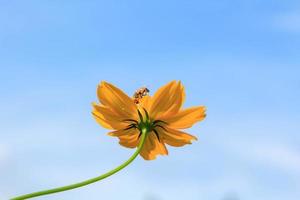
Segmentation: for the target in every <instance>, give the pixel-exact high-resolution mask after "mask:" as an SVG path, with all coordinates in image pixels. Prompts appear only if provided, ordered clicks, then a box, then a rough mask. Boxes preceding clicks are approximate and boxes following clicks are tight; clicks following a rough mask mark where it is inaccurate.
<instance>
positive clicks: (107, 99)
mask: <svg viewBox="0 0 300 200" xmlns="http://www.w3.org/2000/svg"><path fill="white" fill-rule="evenodd" d="M97 95H98V98H99V101H100V102H101V103H102V104H103V105H104V106H106V107H109V108H110V109H112V110H113V111H114V112H115V113H117V114H118V115H120V116H123V117H124V118H127V119H129V118H134V117H136V115H137V110H136V105H135V104H134V102H133V100H132V99H131V98H130V97H129V96H127V95H126V94H125V93H124V92H122V90H120V89H119V88H117V87H115V86H113V85H112V84H110V83H107V82H104V81H103V82H101V84H100V85H99V86H98V89H97Z"/></svg>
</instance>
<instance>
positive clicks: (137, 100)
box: [133, 87, 150, 104]
mask: <svg viewBox="0 0 300 200" xmlns="http://www.w3.org/2000/svg"><path fill="white" fill-rule="evenodd" d="M149 92H150V90H149V89H148V88H146V87H142V88H140V89H138V90H136V91H135V93H134V94H133V101H134V103H135V104H139V103H140V101H141V99H142V98H143V97H145V96H147V95H148V94H149Z"/></svg>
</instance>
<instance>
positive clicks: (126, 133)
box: [108, 128, 139, 148]
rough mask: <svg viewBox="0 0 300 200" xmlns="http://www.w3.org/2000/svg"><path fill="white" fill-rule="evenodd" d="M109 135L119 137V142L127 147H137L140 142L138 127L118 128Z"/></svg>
mask: <svg viewBox="0 0 300 200" xmlns="http://www.w3.org/2000/svg"><path fill="white" fill-rule="evenodd" d="M108 135H110V136H116V137H118V138H119V144H120V145H122V146H124V147H127V148H135V147H137V145H138V144H139V131H138V130H137V129H133V128H132V129H128V130H117V131H113V132H109V133H108Z"/></svg>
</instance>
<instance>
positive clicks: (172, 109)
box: [92, 81, 206, 160]
mask: <svg viewBox="0 0 300 200" xmlns="http://www.w3.org/2000/svg"><path fill="white" fill-rule="evenodd" d="M146 92H147V91H146ZM97 95H98V99H99V101H100V104H97V103H93V111H92V113H93V116H94V117H95V119H96V121H97V122H98V123H99V124H100V125H101V126H103V127H104V128H107V129H111V130H114V131H112V132H109V133H108V135H110V136H115V137H118V138H119V143H120V144H121V145H122V146H124V147H127V148H135V147H137V146H138V144H139V140H140V136H141V133H142V131H141V130H142V129H143V128H147V130H148V131H147V132H148V135H147V137H146V140H145V144H144V146H143V148H142V149H141V152H140V155H141V156H142V157H143V158H144V159H145V160H153V159H155V158H156V156H157V155H168V150H167V148H166V145H165V144H168V145H170V146H174V147H181V146H184V145H186V144H191V141H192V140H197V138H196V137H195V136H193V135H190V134H188V133H185V132H183V131H181V130H179V129H186V128H190V127H191V126H193V125H194V124H195V123H196V122H199V121H201V120H203V119H204V118H205V116H206V115H205V107H204V106H196V107H191V108H188V109H182V105H183V103H184V100H185V91H184V87H183V85H182V84H181V82H180V81H179V82H177V81H172V82H170V83H168V84H166V85H165V86H163V87H161V88H160V89H158V91H157V92H156V93H155V94H154V95H153V97H151V96H149V95H146V96H141V99H139V101H136V99H134V98H131V97H129V96H128V95H126V94H125V93H124V92H122V91H121V90H120V89H119V88H117V87H115V86H114V85H112V84H110V83H107V82H104V81H103V82H101V83H100V84H99V86H98V89H97Z"/></svg>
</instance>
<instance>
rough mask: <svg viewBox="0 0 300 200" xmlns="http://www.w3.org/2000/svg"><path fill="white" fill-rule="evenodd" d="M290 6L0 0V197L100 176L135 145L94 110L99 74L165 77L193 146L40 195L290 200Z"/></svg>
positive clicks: (294, 125)
mask: <svg viewBox="0 0 300 200" xmlns="http://www.w3.org/2000/svg"><path fill="white" fill-rule="evenodd" d="M299 13H300V3H299V1H293V0H287V1H279V0H273V1H270V0H266V1H257V0H252V1H250V0H240V1H238V0H225V1H224V0H223V1H221V0H219V1H216V0H215V1H214V0H213V1H156V0H154V1H143V2H142V1H6V0H2V1H0V85H1V86H0V102H1V104H0V120H1V126H0V177H1V178H0V199H1V200H2V199H8V198H9V197H12V196H14V195H18V194H23V193H28V192H33V191H36V190H41V189H46V188H51V187H56V186H61V185H64V184H69V183H73V182H76V181H81V180H85V179H86V178H90V177H93V176H97V175H99V174H101V173H103V172H106V171H107V170H109V169H111V168H112V167H115V166H117V165H118V164H120V163H121V162H122V161H123V160H125V159H126V158H127V157H129V156H130V155H131V153H132V150H131V149H125V148H122V147H120V146H119V145H118V142H117V139H115V138H111V137H108V136H107V135H106V132H107V130H105V129H103V128H101V127H100V126H99V125H98V124H97V123H96V122H95V121H94V120H93V118H92V116H91V113H90V112H91V102H94V101H97V99H96V87H97V84H98V83H99V82H100V81H101V80H106V81H108V82H111V83H113V84H115V85H117V86H118V87H120V88H122V89H123V90H124V91H125V92H127V93H128V94H129V95H132V94H133V92H134V91H135V90H136V89H137V88H139V87H141V86H147V87H148V88H149V89H150V91H151V93H152V94H153V93H154V92H155V90H156V89H157V88H159V87H160V86H161V85H163V84H166V83H167V82H169V81H170V80H174V79H175V80H182V82H183V84H184V85H185V87H186V93H187V98H186V103H185V107H189V106H192V105H205V106H207V108H208V111H207V118H206V119H205V121H203V122H202V123H200V124H197V125H196V126H194V127H193V128H191V129H189V130H188V132H190V133H192V134H194V135H196V136H197V137H198V138H199V140H198V141H197V142H195V143H193V145H189V146H186V147H184V148H171V147H170V148H169V152H170V155H169V156H168V157H159V158H158V159H156V160H155V161H151V162H147V161H144V160H143V159H141V158H138V159H137V160H136V161H135V162H134V163H133V164H132V165H130V166H129V167H128V168H127V169H125V170H124V171H122V172H120V173H118V174H116V175H114V176H113V177H111V178H109V179H106V180H104V181H102V182H99V183H96V184H93V185H91V186H88V187H85V188H81V189H78V190H74V191H69V192H65V193H61V194H57V195H52V196H45V197H41V198H37V199H48V200H52V199H53V200H54V199H66V200H68V199H70V200H71V199H72V200H74V199H78V200H81V199H82V200H83V199H91V200H92V199H99V198H102V199H111V200H118V199H121V198H123V199H124V198H125V199H127V198H128V199H129V198H130V199H132V200H140V199H142V200H170V199H172V200H181V199H191V200H199V199H208V200H225V199H226V200H230V199H231V200H233V199H235V200H237V199H239V200H253V199H255V200H282V199H287V200H296V199H299V198H300V192H299V191H300V181H299V180H300V149H299V144H300V136H299V131H300V124H299V120H300V117H299V111H300V105H299V102H300V57H299V55H300V48H299V46H300V25H299V24H300V14H299Z"/></svg>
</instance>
